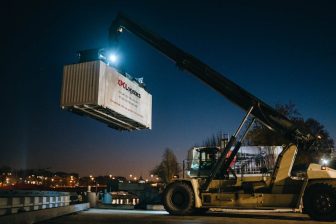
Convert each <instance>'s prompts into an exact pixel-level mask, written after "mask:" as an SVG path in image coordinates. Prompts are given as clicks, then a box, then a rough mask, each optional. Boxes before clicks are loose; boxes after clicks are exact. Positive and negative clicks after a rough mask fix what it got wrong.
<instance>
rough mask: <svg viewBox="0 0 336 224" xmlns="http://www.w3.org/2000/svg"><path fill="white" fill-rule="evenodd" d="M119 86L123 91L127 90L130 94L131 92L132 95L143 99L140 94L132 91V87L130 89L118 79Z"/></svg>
mask: <svg viewBox="0 0 336 224" xmlns="http://www.w3.org/2000/svg"><path fill="white" fill-rule="evenodd" d="M118 85H119V86H120V87H122V88H123V89H125V90H127V91H128V92H130V94H133V95H135V96H136V97H138V98H141V95H140V93H138V92H137V91H135V90H134V89H132V88H131V87H128V85H127V83H126V82H125V81H123V80H121V79H118Z"/></svg>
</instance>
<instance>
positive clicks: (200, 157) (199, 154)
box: [187, 147, 220, 177]
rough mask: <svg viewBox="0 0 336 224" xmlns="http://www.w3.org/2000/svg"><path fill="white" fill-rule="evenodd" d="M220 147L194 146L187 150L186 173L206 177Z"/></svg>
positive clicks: (191, 175)
mask: <svg viewBox="0 0 336 224" xmlns="http://www.w3.org/2000/svg"><path fill="white" fill-rule="evenodd" d="M219 153H220V149H219V148H217V147H194V148H192V149H190V150H189V152H188V160H187V170H188V171H187V174H188V176H189V177H207V176H208V175H209V173H210V171H211V169H212V168H213V166H214V165H215V163H216V161H217V159H218V156H219Z"/></svg>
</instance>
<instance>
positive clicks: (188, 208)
mask: <svg viewBox="0 0 336 224" xmlns="http://www.w3.org/2000/svg"><path fill="white" fill-rule="evenodd" d="M163 206H164V208H165V209H166V210H167V212H169V214H171V215H191V214H193V212H194V207H195V195H194V192H193V190H192V188H191V187H190V185H188V184H187V183H184V182H174V183H171V184H170V185H168V186H167V188H166V189H165V191H164V193H163Z"/></svg>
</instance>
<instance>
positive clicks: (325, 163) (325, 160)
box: [321, 159, 329, 165]
mask: <svg viewBox="0 0 336 224" xmlns="http://www.w3.org/2000/svg"><path fill="white" fill-rule="evenodd" d="M321 161H322V165H328V163H329V160H327V159H321Z"/></svg>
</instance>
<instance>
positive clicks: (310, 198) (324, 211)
mask: <svg viewBox="0 0 336 224" xmlns="http://www.w3.org/2000/svg"><path fill="white" fill-rule="evenodd" d="M303 206H304V210H305V212H307V213H308V215H309V216H310V217H311V218H312V219H315V220H320V221H335V220H336V189H335V187H333V186H332V185H329V184H313V185H311V186H309V187H308V188H307V189H306V192H305V194H304V197H303Z"/></svg>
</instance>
